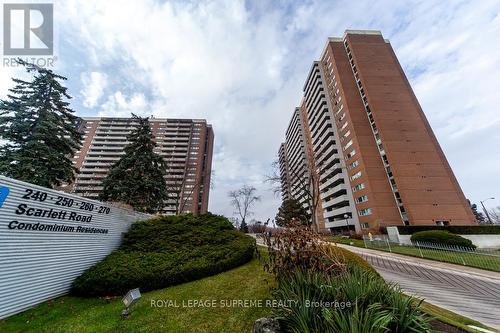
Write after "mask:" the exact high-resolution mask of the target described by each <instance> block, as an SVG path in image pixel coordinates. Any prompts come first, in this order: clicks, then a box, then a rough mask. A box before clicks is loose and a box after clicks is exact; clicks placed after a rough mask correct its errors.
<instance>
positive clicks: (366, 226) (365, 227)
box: [361, 222, 370, 229]
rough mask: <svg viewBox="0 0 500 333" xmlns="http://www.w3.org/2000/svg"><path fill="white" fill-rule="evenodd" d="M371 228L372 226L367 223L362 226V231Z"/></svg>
mask: <svg viewBox="0 0 500 333" xmlns="http://www.w3.org/2000/svg"><path fill="white" fill-rule="evenodd" d="M369 227H370V225H369V224H368V222H365V223H362V224H361V228H362V229H368V228H369Z"/></svg>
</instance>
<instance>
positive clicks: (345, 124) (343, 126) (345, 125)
mask: <svg viewBox="0 0 500 333" xmlns="http://www.w3.org/2000/svg"><path fill="white" fill-rule="evenodd" d="M346 127H347V121H346V122H345V123H344V125H342V127H340V130H341V131H342V130H343V129H344V128H346Z"/></svg>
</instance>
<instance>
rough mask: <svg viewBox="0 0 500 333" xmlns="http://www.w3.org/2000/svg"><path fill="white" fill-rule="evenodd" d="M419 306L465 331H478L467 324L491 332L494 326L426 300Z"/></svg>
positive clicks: (438, 318)
mask: <svg viewBox="0 0 500 333" xmlns="http://www.w3.org/2000/svg"><path fill="white" fill-rule="evenodd" d="M420 308H421V309H422V311H423V312H425V313H427V314H428V315H429V316H431V317H433V318H436V319H437V320H439V321H441V322H443V323H446V324H449V325H452V326H454V327H458V328H461V329H462V330H464V331H467V332H471V333H477V332H479V331H478V330H475V329H473V328H470V327H469V326H468V325H473V326H475V327H481V328H484V329H487V330H490V331H493V332H494V331H495V329H494V328H491V327H488V326H486V325H483V324H481V323H480V322H477V321H475V320H472V319H469V318H467V317H464V316H461V315H459V314H456V313H455V312H451V311H448V310H446V309H443V308H440V307H438V306H435V305H433V304H430V303H427V302H422V304H420Z"/></svg>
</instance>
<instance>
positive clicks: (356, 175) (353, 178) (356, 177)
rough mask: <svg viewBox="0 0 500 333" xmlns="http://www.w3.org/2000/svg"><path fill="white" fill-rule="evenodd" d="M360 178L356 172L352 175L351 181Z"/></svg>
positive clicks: (359, 174)
mask: <svg viewBox="0 0 500 333" xmlns="http://www.w3.org/2000/svg"><path fill="white" fill-rule="evenodd" d="M359 177H361V171H358V172H356V173H355V174H354V175H352V176H351V178H350V179H351V181H353V180H356V179H358V178H359Z"/></svg>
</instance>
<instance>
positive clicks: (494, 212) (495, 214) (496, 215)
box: [488, 206, 500, 224]
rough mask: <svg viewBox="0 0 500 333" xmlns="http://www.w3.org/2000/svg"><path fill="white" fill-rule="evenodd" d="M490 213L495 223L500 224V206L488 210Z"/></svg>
mask: <svg viewBox="0 0 500 333" xmlns="http://www.w3.org/2000/svg"><path fill="white" fill-rule="evenodd" d="M488 213H489V215H490V218H491V222H493V224H500V206H497V207H495V208H491V209H490V210H488Z"/></svg>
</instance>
